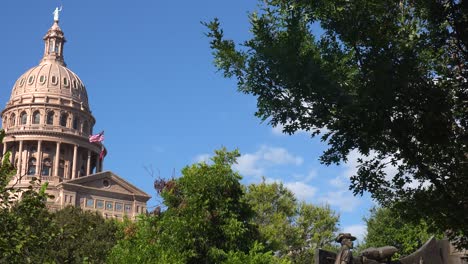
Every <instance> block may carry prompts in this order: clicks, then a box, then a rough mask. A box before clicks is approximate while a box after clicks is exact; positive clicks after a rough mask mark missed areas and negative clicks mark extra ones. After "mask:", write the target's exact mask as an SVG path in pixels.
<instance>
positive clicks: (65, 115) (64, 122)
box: [60, 113, 68, 127]
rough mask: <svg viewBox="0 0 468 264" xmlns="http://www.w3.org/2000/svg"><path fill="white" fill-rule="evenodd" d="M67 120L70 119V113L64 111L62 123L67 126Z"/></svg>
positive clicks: (61, 118)
mask: <svg viewBox="0 0 468 264" xmlns="http://www.w3.org/2000/svg"><path fill="white" fill-rule="evenodd" d="M67 120H68V114H67V113H62V116H61V117H60V125H61V126H63V127H66V126H67Z"/></svg>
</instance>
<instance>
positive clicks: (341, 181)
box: [328, 176, 349, 190]
mask: <svg viewBox="0 0 468 264" xmlns="http://www.w3.org/2000/svg"><path fill="white" fill-rule="evenodd" d="M328 183H329V184H330V185H331V186H333V187H335V188H338V189H340V190H346V189H347V187H348V185H349V182H348V178H346V177H343V176H337V177H335V178H333V179H331V180H330V181H329V182H328Z"/></svg>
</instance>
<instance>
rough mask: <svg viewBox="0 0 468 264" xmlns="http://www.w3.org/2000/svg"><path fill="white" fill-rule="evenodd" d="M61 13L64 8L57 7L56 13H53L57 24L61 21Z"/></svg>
mask: <svg viewBox="0 0 468 264" xmlns="http://www.w3.org/2000/svg"><path fill="white" fill-rule="evenodd" d="M60 12H62V6H60V8H58V7H56V8H55V10H54V12H53V13H52V14H54V21H56V22H58V21H59V14H60Z"/></svg>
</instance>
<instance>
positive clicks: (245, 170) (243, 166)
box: [233, 154, 264, 176]
mask: <svg viewBox="0 0 468 264" xmlns="http://www.w3.org/2000/svg"><path fill="white" fill-rule="evenodd" d="M259 160H260V157H259V156H258V155H255V154H244V155H242V156H240V157H239V158H238V159H237V164H234V166H233V168H234V169H235V170H237V171H239V173H240V174H241V175H245V176H262V175H263V173H264V169H263V168H260V165H259V164H258V161H259Z"/></svg>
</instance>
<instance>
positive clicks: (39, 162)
mask: <svg viewBox="0 0 468 264" xmlns="http://www.w3.org/2000/svg"><path fill="white" fill-rule="evenodd" d="M41 165H42V140H39V141H37V158H36V175H39V176H40V175H41V167H42V166H41Z"/></svg>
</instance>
